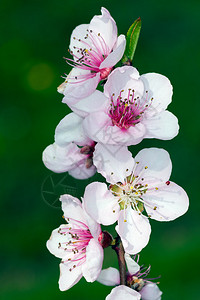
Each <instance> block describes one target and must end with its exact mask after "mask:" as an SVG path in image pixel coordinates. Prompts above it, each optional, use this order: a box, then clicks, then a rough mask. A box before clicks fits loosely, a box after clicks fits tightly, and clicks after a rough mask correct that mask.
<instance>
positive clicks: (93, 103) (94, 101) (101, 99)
mask: <svg viewBox="0 0 200 300" xmlns="http://www.w3.org/2000/svg"><path fill="white" fill-rule="evenodd" d="M63 102H65V103H66V104H67V105H68V106H69V107H70V108H71V109H72V110H73V111H74V112H75V113H76V114H78V115H79V116H81V117H86V116H87V115H88V114H89V113H92V112H98V111H99V110H100V111H102V110H105V108H106V107H107V106H108V99H107V97H106V96H105V95H104V94H103V93H102V92H100V91H98V90H96V91H95V92H94V93H93V94H91V95H89V96H88V97H86V98H83V99H81V100H79V101H78V102H75V101H74V99H72V98H69V99H66V100H64V99H63Z"/></svg>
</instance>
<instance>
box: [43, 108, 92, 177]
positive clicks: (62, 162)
mask: <svg viewBox="0 0 200 300" xmlns="http://www.w3.org/2000/svg"><path fill="white" fill-rule="evenodd" d="M82 122H83V118H81V117H79V116H78V115H76V114H75V113H70V114H68V115H67V116H66V117H64V118H63V119H62V120H61V121H60V123H59V124H58V126H57V127H56V132H55V143H54V144H51V145H49V146H48V147H46V149H45V150H44V151H43V155H42V159H43V162H44V164H45V166H46V167H47V168H48V169H50V170H51V171H53V172H56V173H63V172H69V174H70V175H71V176H73V177H75V178H77V179H86V178H89V177H91V176H93V175H94V174H95V173H96V167H95V166H94V165H93V159H92V157H93V152H94V147H95V142H94V141H92V140H91V139H89V138H88V137H87V136H86V135H85V134H84V132H83V128H82Z"/></svg>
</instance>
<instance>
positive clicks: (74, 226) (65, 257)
mask: <svg viewBox="0 0 200 300" xmlns="http://www.w3.org/2000/svg"><path fill="white" fill-rule="evenodd" d="M60 201H61V202H62V209H63V212H64V218H65V220H66V221H67V224H65V225H61V226H60V227H59V228H57V229H55V230H54V231H53V232H52V235H51V237H50V239H49V240H48V241H47V248H48V250H49V251H50V252H51V253H52V254H53V255H55V256H56V257H58V258H61V259H62V261H61V263H60V279H59V288H60V290H61V291H65V290H68V289H69V288H71V287H72V286H73V285H74V284H76V283H77V282H78V281H79V280H80V279H81V278H82V276H83V277H85V279H86V280H87V281H88V282H93V281H95V280H96V278H97V277H98V275H99V274H100V272H101V268H102V262H103V248H102V246H101V245H100V243H99V241H98V238H99V237H101V227H100V225H99V224H98V223H97V222H96V221H94V220H93V219H91V218H90V217H89V216H88V215H87V213H86V212H85V211H84V209H83V208H82V204H81V202H80V200H79V199H77V198H74V197H72V196H70V195H63V196H61V198H60Z"/></svg>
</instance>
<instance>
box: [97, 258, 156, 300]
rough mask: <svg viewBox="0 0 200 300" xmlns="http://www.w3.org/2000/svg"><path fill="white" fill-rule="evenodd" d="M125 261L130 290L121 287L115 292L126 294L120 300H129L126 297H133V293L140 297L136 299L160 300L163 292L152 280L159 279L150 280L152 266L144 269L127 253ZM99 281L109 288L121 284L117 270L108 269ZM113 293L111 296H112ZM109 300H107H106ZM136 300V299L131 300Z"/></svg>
mask: <svg viewBox="0 0 200 300" xmlns="http://www.w3.org/2000/svg"><path fill="white" fill-rule="evenodd" d="M124 257H125V261H126V264H127V268H128V272H127V274H126V281H127V287H129V289H127V288H126V289H122V288H121V287H122V286H121V287H120V288H119V287H118V288H117V289H116V290H115V289H113V292H112V293H113V294H114V291H118V293H120V292H121V293H122V291H123V293H124V295H123V294H122V295H121V296H123V297H122V298H119V299H127V298H126V297H125V296H126V295H129V294H130V295H131V291H133V290H134V291H135V294H134V295H135V297H138V298H136V299H140V298H141V297H142V300H160V299H161V295H162V292H161V291H160V289H159V288H158V286H157V284H156V283H154V282H152V280H155V279H157V278H150V279H149V278H148V277H147V276H148V275H149V272H150V269H151V268H150V266H149V267H144V266H141V267H140V266H139V265H138V260H139V257H138V260H137V262H136V261H135V260H133V259H132V258H131V256H130V255H129V254H127V253H125V256H124ZM97 281H98V282H100V283H102V284H104V285H108V286H115V285H119V284H120V274H119V271H118V270H117V269H115V268H112V267H110V268H107V269H104V270H102V271H101V273H100V275H99V277H98V278H97ZM112 293H111V294H112ZM106 299H107V298H106ZM108 299H115V298H111V297H110V298H108ZM130 299H134V298H130Z"/></svg>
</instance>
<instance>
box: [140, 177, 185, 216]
mask: <svg viewBox="0 0 200 300" xmlns="http://www.w3.org/2000/svg"><path fill="white" fill-rule="evenodd" d="M143 199H144V202H145V204H144V205H145V209H146V211H147V213H148V214H149V215H151V218H152V219H155V220H157V221H172V220H174V219H176V218H178V217H180V216H182V215H183V214H184V213H185V212H186V211H187V210H188V206H189V199H188V196H187V194H186V192H185V191H184V190H183V189H182V188H181V187H180V186H179V185H177V184H176V183H174V182H168V183H167V184H164V185H161V186H159V187H158V190H154V191H147V192H146V194H145V195H143ZM148 205H150V206H151V207H152V208H150V207H149V206H148ZM155 207H156V210H154V209H153V208H155Z"/></svg>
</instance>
